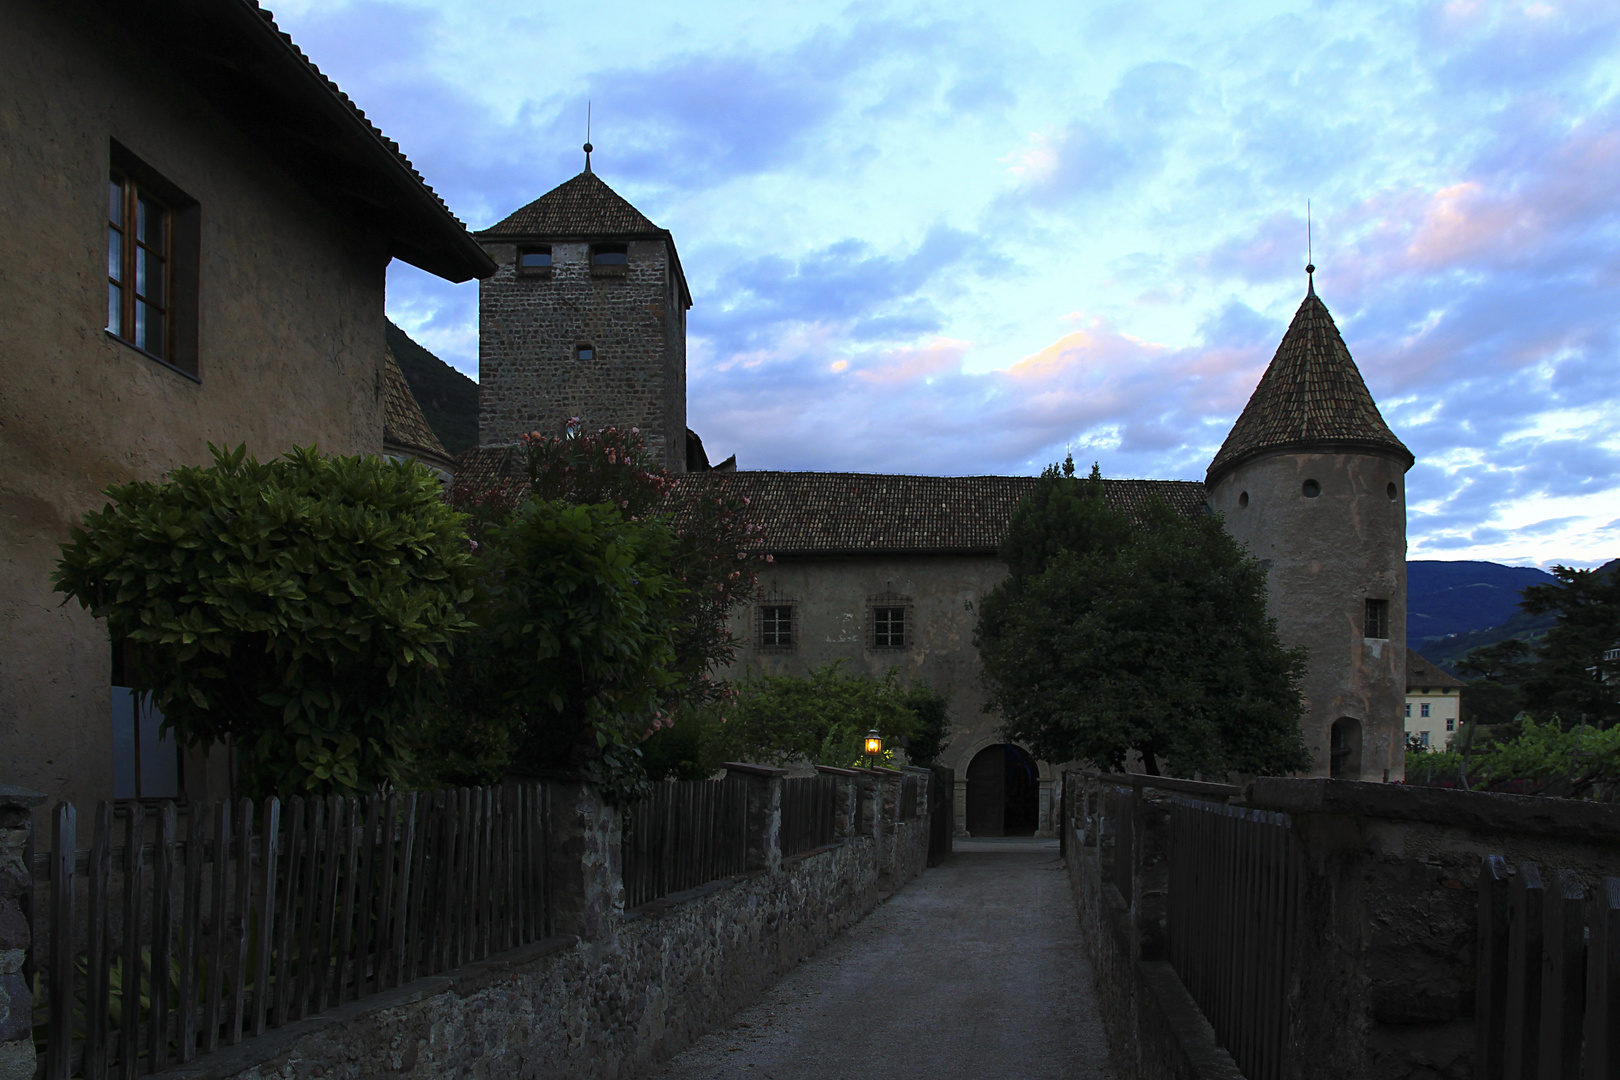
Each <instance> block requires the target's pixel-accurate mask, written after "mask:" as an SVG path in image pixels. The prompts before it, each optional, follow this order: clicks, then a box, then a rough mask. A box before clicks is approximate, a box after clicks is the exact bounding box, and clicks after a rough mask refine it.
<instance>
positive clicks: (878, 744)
mask: <svg viewBox="0 0 1620 1080" xmlns="http://www.w3.org/2000/svg"><path fill="white" fill-rule="evenodd" d="M881 753H883V736H881V735H879V734H878V733H877V728H873V729H872V730H871V731H869V732H867V733H866V754H867V756H868V757H877V756H878V755H879V754H881Z"/></svg>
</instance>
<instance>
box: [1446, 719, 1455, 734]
mask: <svg viewBox="0 0 1620 1080" xmlns="http://www.w3.org/2000/svg"><path fill="white" fill-rule="evenodd" d="M1446 730H1447V731H1456V730H1457V718H1456V717H1455V716H1448V717H1446Z"/></svg>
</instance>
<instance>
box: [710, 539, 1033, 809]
mask: <svg viewBox="0 0 1620 1080" xmlns="http://www.w3.org/2000/svg"><path fill="white" fill-rule="evenodd" d="M1006 574H1007V566H1006V564H1005V563H1003V562H1002V561H1001V560H1000V559H999V558H997V557H996V556H995V555H994V554H993V553H986V554H982V555H900V554H894V555H882V554H876V553H874V554H872V555H847V556H820V557H811V556H802V555H778V556H776V561H775V563H774V564H772V566H771V568H770V569H769V571H767V572H765V573H762V574H761V575H760V578H759V593H758V600H757V601H756V603H754V604H753V605H750V606H749V607H748V608H746V609H745V610H739V611H737V612H735V613H734V614H733V616H732V623H731V630H732V633H733V634H734V635H736V638H737V641H738V649H737V660H736V662H735V663H734V664H732V666H731V668H730V669H729V670H728V672H727V674H728V676H730V677H737V676H740V675H742V674H743V673H744V672H746V671H749V670H752V671H756V672H759V673H763V674H770V675H805V674H808V673H809V672H810V671H811V670H812V669H814V668H818V667H821V666H823V665H825V664H829V663H832V662H833V661H835V660H837V661H842V662H843V669H844V670H845V671H848V672H853V673H859V674H866V675H870V676H872V677H874V678H882V677H883V675H884V674H885V673H886V672H887V671H888V670H889V669H890V668H894V669H896V670H897V672H898V676H899V678H900V681H901V682H902V683H905V684H907V685H910V684H912V683H915V682H917V681H919V680H926V681H927V682H928V683H929V684H930V685H931V686H933V687H934V688H935V689H936V690H939V691H941V692H943V693H944V694H946V695H947V696H948V697H949V698H950V703H951V704H950V718H951V726H950V734H949V742H948V743H947V744H946V746H945V749H944V751H943V752H942V753H941V754H940V756H939V759H938V762H937V764H939V765H942V766H944V767H946V768H949V769H954V770H955V771H956V791H955V819H956V821H955V832H956V835H958V836H966V835H967V767H968V763H969V762H971V761H972V760H973V758H974V755H976V754H977V753H979V751H981V750H984V749H986V748H988V747H991V746H997V745H1000V744H1001V743H1004V742H1005V741H1006V739H1005V737H1004V736H1003V735H1002V734H1001V732H1000V731H999V728H1000V726H1001V719H1000V717H999V716H998V715H997V714H994V713H987V712H986V711H985V708H984V705H985V692H984V684H983V682H982V680H981V678H980V676H981V673H982V671H983V668H982V666H981V664H980V662H979V652H978V650H977V649H976V648H974V645H973V628H974V625H975V623H976V622H977V620H978V615H977V613H976V609H977V607H978V602H979V599H980V598H981V597H983V596H984V594H985V593H987V592H989V591H990V590H991V589H993V588H995V586H996V585H997V584H998V583H999V582H1000V581H1001V580H1002V578H1004V577H1006ZM876 603H881V604H883V605H899V606H904V607H905V609H906V613H907V621H908V627H907V632H906V637H905V647H904V648H900V649H889V648H882V649H880V648H874V647H873V645H872V627H871V619H872V608H873V607H874V606H875V604H876ZM784 604H786V605H791V606H792V607H793V611H794V616H793V618H794V627H793V631H794V634H793V640H794V644H793V645H792V646H791V647H789V648H783V647H780V646H765V645H763V644H762V643H761V641H760V636H759V623H758V615H759V609H760V607H762V606H773V607H774V606H779V605H784ZM1038 767H1039V770H1040V825H1039V827H1038V835H1043V836H1044V835H1051V832H1050V830H1051V828H1052V825H1051V807H1052V805H1053V803H1052V797H1051V784H1052V779H1053V777H1054V775H1055V772H1054V769H1053V766H1052V765H1050V764H1049V763H1046V762H1040V763H1039V764H1038Z"/></svg>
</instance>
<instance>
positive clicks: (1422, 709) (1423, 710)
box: [1418, 701, 1429, 716]
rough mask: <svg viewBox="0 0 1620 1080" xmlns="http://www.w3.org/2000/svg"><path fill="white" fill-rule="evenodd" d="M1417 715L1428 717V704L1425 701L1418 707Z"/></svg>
mask: <svg viewBox="0 0 1620 1080" xmlns="http://www.w3.org/2000/svg"><path fill="white" fill-rule="evenodd" d="M1418 715H1419V716H1428V715H1429V703H1428V702H1427V701H1425V702H1424V703H1423V704H1421V705H1419V706H1418Z"/></svg>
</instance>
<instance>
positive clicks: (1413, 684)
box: [1406, 649, 1468, 694]
mask: <svg viewBox="0 0 1620 1080" xmlns="http://www.w3.org/2000/svg"><path fill="white" fill-rule="evenodd" d="M1467 685H1468V684H1467V683H1465V682H1463V681H1462V680H1461V679H1459V678H1456V677H1455V676H1452V675H1447V674H1446V673H1445V672H1444V671H1441V670H1440V669H1439V668H1437V667H1435V666H1434V665H1433V664H1431V663H1429V662H1428V661H1427V660H1425V659H1423V657H1421V656H1419V655H1418V654H1417V653H1415V652H1413V651H1412V650H1411V649H1407V650H1406V692H1407V693H1408V694H1410V693H1411V692H1412V691H1413V690H1421V689H1423V688H1425V687H1429V688H1435V689H1438V688H1439V687H1443V686H1449V687H1458V686H1467Z"/></svg>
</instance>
